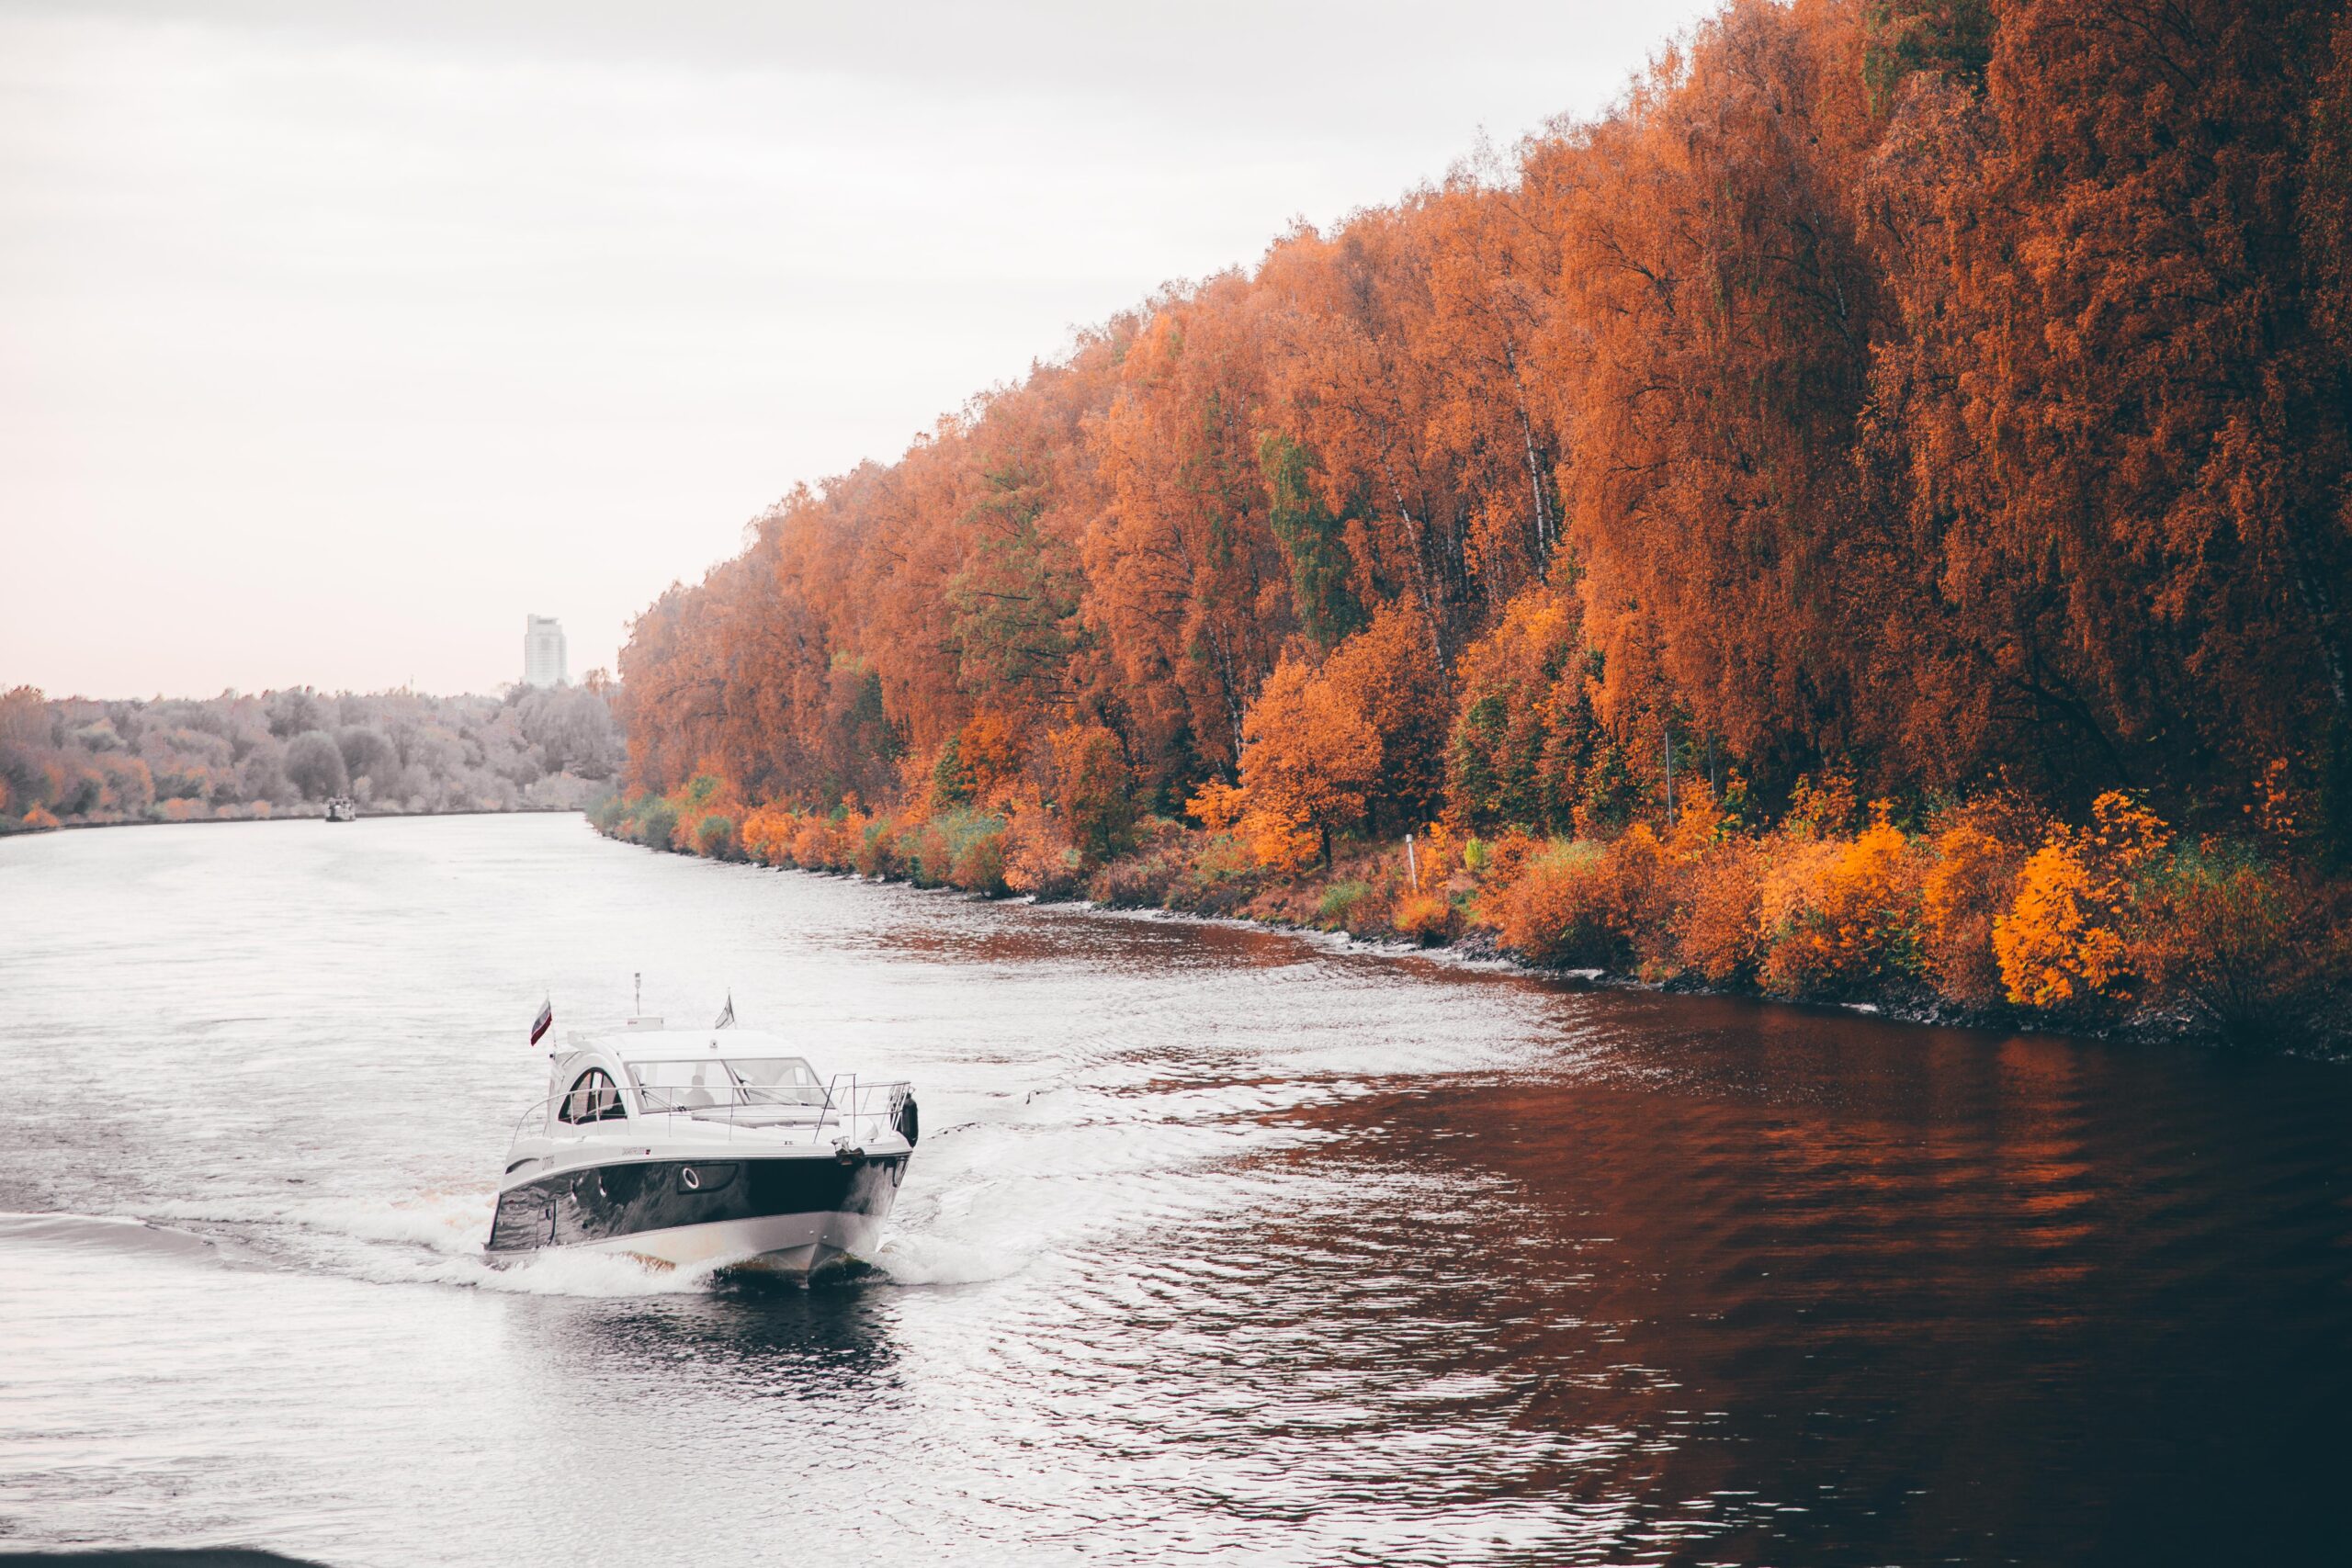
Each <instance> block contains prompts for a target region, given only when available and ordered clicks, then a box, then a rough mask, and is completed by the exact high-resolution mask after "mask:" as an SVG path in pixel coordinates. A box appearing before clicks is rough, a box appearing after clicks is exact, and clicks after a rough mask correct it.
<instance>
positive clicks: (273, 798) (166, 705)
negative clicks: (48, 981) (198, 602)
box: [0, 681, 622, 832]
mask: <svg viewBox="0 0 2352 1568" xmlns="http://www.w3.org/2000/svg"><path fill="white" fill-rule="evenodd" d="M621 761H622V752H621V737H620V731H619V728H618V727H617V726H616V724H615V723H614V721H613V715H612V709H611V705H610V702H609V699H608V696H607V692H606V689H605V686H604V684H603V682H600V681H592V682H590V683H589V684H586V685H582V686H565V687H558V688H556V689H553V690H548V691H533V690H527V689H525V688H522V687H517V688H515V689H514V690H513V691H511V692H509V693H508V694H506V695H504V696H503V697H481V696H460V697H430V696H424V695H420V694H416V693H413V692H376V693H370V694H365V695H362V694H356V693H348V692H346V693H344V694H340V695H335V696H329V695H326V694H322V693H318V692H313V691H311V690H310V689H309V688H308V687H295V688H291V689H288V690H286V691H280V692H264V693H262V694H260V695H258V696H241V695H239V694H235V693H227V694H222V695H220V696H218V697H208V698H187V699H180V698H158V699H156V700H154V701H153V702H99V701H94V700H92V699H89V698H86V697H71V698H63V699H59V700H56V701H51V700H48V699H45V698H43V697H42V695H41V694H40V693H39V692H37V691H35V690H33V689H32V688H31V687H28V686H19V687H17V688H16V689H15V690H13V691H9V692H6V693H0V832H7V831H11V830H18V829H40V828H53V827H58V826H61V825H86V824H98V823H112V822H187V821H196V820H201V819H210V818H245V817H271V816H286V815H302V814H310V815H316V814H317V813H318V812H319V811H320V810H321V809H322V802H324V801H325V800H326V799H327V798H328V797H329V796H331V795H345V794H348V795H351V796H353V797H354V798H355V799H356V800H357V801H358V802H359V804H360V807H361V808H362V809H363V810H365V811H367V812H368V813H370V814H373V815H381V814H385V813H410V812H435V811H518V810H534V809H570V810H577V809H579V808H581V807H583V806H586V805H588V804H590V803H591V802H593V801H594V799H595V798H596V797H597V796H599V795H603V794H605V793H606V792H608V791H609V790H610V789H611V788H612V787H613V785H612V780H613V778H614V775H615V774H616V773H617V772H618V771H619V769H620V765H621Z"/></svg>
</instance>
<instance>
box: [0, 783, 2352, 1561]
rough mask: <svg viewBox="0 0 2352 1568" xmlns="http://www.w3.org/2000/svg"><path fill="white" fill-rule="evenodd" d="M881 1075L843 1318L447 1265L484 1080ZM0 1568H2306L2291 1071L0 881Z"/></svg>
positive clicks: (114, 871) (807, 883)
mask: <svg viewBox="0 0 2352 1568" xmlns="http://www.w3.org/2000/svg"><path fill="white" fill-rule="evenodd" d="M632 970H642V971H643V972H644V973H645V976H646V1007H647V1010H649V1011H660V1012H664V1013H666V1014H668V1015H670V1016H672V1017H673V1018H682V1019H686V1020H690V1021H699V1020H701V1019H702V1018H704V1017H707V1015H709V1014H711V1013H714V1012H715V1011H716V1010H718V1005H719V1003H720V1001H721V1000H722V999H723V998H724V997H725V995H726V994H727V992H728V991H729V989H730V988H731V990H732V991H733V994H734V998H735V1001H736V1008H737V1011H738V1012H739V1013H740V1014H741V1017H742V1019H743V1020H744V1021H745V1022H746V1023H747V1024H757V1025H759V1026H761V1027H780V1028H784V1029H786V1030H789V1031H796V1032H801V1033H803V1034H805V1036H806V1038H807V1041H808V1047H809V1054H810V1055H812V1056H814V1057H816V1059H817V1061H818V1065H819V1066H820V1069H822V1070H831V1069H832V1068H834V1067H837V1066H838V1067H848V1066H856V1067H858V1068H860V1069H861V1070H864V1071H867V1072H873V1073H888V1074H889V1075H891V1076H898V1075H902V1074H903V1075H905V1076H908V1077H912V1078H914V1079H916V1080H917V1082H918V1084H919V1086H920V1089H921V1092H922V1103H923V1125H924V1128H925V1134H926V1135H925V1137H924V1140H923V1144H922V1150H921V1152H920V1154H919V1155H918V1156H917V1158H916V1161H915V1164H914V1167H913V1170H912V1172H911V1174H910V1177H909V1179H908V1181H907V1184H906V1188H905V1190H904V1193H903V1195H902V1198H901V1201H900V1205H899V1213H898V1216H897V1218H896V1220H895V1222H894V1226H893V1235H892V1237H891V1240H890V1241H889V1243H888V1247H887V1248H886V1251H885V1256H884V1258H883V1259H882V1261H883V1263H884V1264H885V1266H886V1268H887V1274H886V1275H884V1276H879V1277H874V1278H869V1279H866V1280H861V1281H858V1282H855V1283H853V1284H845V1285H840V1286H834V1287H827V1288H820V1289H817V1290H814V1291H808V1290H801V1289H795V1288H785V1289H777V1288H775V1287H774V1286H765V1287H754V1286H752V1285H750V1284H741V1283H734V1282H730V1281H729V1280H726V1279H724V1278H723V1277H722V1278H719V1279H708V1278H696V1277H681V1276H676V1275H672V1276H652V1275H648V1274H646V1273H643V1272H641V1271H639V1269H638V1268H637V1267H636V1266H635V1265H633V1264H631V1263H628V1262H626V1261H622V1260H608V1259H591V1258H576V1257H570V1258H568V1257H562V1256H553V1257H548V1258H543V1259H540V1260H538V1261H536V1262H534V1263H532V1264H529V1265H527V1266H526V1267H523V1268H521V1269H514V1270H510V1271H504V1272H498V1271H492V1270H491V1269H487V1268H485V1267H483V1266H482V1264H481V1262H480V1260H479V1258H478V1254H477V1249H478V1247H480V1244H481V1239H482V1237H483V1235H484V1234H485V1233H486V1230H487V1227H488V1221H489V1215H490V1203H491V1191H492V1177H493V1173H494V1172H495V1170H496V1169H497V1168H498V1164H499V1160H500V1156H502V1154H503V1150H504V1145H505V1139H506V1134H507V1130H508V1128H509V1126H510V1125H511V1122H512V1119H513V1116H514V1114H515V1111H516V1110H517V1109H519V1107H520V1106H521V1105H522V1104H523V1103H525V1102H526V1101H528V1100H533V1099H536V1098H537V1095H538V1094H539V1093H540V1092H542V1082H543V1079H544V1076H545V1071H546V1068H545V1062H544V1059H543V1057H542V1056H540V1055H537V1054H535V1053H533V1052H531V1051H529V1050H527V1049H526V1047H525V1046H524V1044H523V1038H524V1032H525V1030H526V1026H527V1024H528V1023H529V1021H530V1018H531V1015H532V1013H533V1012H534V1011H535V1010H537V1007H538V1004H539V1000H540V998H541V996H542V994H543V993H546V992H552V994H553V997H554V999H555V1005H556V1010H557V1013H558V1026H559V1028H563V1027H572V1026H580V1025H584V1024H588V1023H591V1022H598V1021H606V1020H609V1019H611V1018H613V1017H616V1016H617V1015H619V1014H620V1013H622V1012H624V1011H626V1010H627V1009H628V1000H629V997H628V976H629V973H630V972H631V971H632ZM0 1064H5V1066H6V1088H5V1099H4V1100H0V1211H6V1213H7V1215H8V1216H9V1217H6V1218H0V1551H6V1550H10V1549H24V1548H28V1547H43V1546H62V1545H102V1544H121V1543H157V1544H183V1545H193V1544H225V1543H243V1544H251V1545H262V1546H268V1547H273V1548H276V1549H277V1550H280V1551H288V1552H290V1553H295V1554H299V1555H303V1556H307V1557H312V1558H316V1559H320V1560H323V1561H325V1562H333V1563H380V1564H395V1563H411V1562H425V1561H446V1562H478V1563H502V1564H503V1563H533V1562H548V1563H575V1562H608V1563H643V1562H662V1561H677V1560H681V1559H682V1558H684V1557H685V1556H687V1555H689V1554H691V1556H692V1558H693V1560H695V1561H696V1562H707V1563H733V1562H763V1561H778V1560H783V1559H786V1558H787V1557H790V1558H798V1557H801V1556H804V1555H808V1554H810V1553H827V1554H831V1557H832V1559H833V1560H838V1561H844V1562H866V1561H879V1560H883V1559H885V1558H886V1557H889V1556H895V1555H897V1554H899V1553H918V1554H921V1555H917V1556H913V1557H911V1558H910V1561H918V1562H927V1561H944V1562H972V1561H989V1560H995V1561H1011V1562H1054V1561H1060V1560H1066V1559H1069V1560H1076V1559H1083V1560H1086V1561H1089V1562H1104V1561H1108V1562H1122V1561H1165V1560H1169V1559H1171V1558H1178V1557H1183V1556H1187V1555H1198V1556H1204V1557H1216V1558H1218V1559H1220V1560H1238V1559H1247V1560H1255V1561H1270V1562H1315V1563H1323V1562H1424V1561H1425V1562H1446V1563H1464V1562H1651V1561H1658V1562H1743V1563H1745V1562H1773V1563H1801V1562H1857V1563H1861V1562H1942V1561H1966V1562H1998V1561H2016V1562H2033V1563H2047V1562H2088V1561H2099V1562H2178V1561H2202V1562H2230V1561H2241V1562H2242V1561H2252V1560H2258V1559H2261V1558H2264V1557H2267V1556H2282V1555H2283V1556H2290V1557H2294V1558H2298V1559H2301V1560H2306V1561H2308V1560H2314V1559H2328V1558H2332V1559H2333V1560H2335V1561H2344V1560H2345V1553H2346V1551H2347V1550H2352V1525H2348V1524H2347V1522H2346V1515H2345V1512H2344V1509H2345V1499H2346V1495H2347V1487H2346V1481H2345V1476H2346V1463H2347V1461H2348V1460H2352V1438H2347V1435H2346V1433H2347V1422H2352V1204H2348V1200H2352V1136H2347V1134H2352V1072H2347V1071H2346V1070H2345V1069H2341V1068H2331V1067H2328V1066H2319V1065H2313V1064H2308V1063H2301V1062H2292V1061H2237V1060H2232V1059H2228V1058H2225V1057H2221V1056H2216V1055H2208V1054H2202V1053H2196V1052H2188V1051H2178V1052H2175V1051H2147V1050H2137V1051H2133V1050H2123V1049H2113V1048H2108V1047H2102V1046H2097V1045H2086V1044H2082V1043H2071V1042H2065V1041H2060V1040H2052V1039H2003V1038H2000V1037H1997V1036H1989V1035H1976V1034H1965V1033H1957V1032H1931V1031H1926V1030H1917V1029H1910V1028H1905V1027H1899V1026H1892V1025H1886V1024H1883V1023H1879V1022H1876V1021H1871V1020H1869V1019H1865V1018H1860V1017H1856V1016H1851V1015H1847V1014H1838V1013H1828V1014H1824V1013H1815V1012H1804V1011H1798V1010H1780V1009H1770V1008H1763V1007H1753V1006H1746V1005H1739V1004H1732V1003H1724V1002H1714V1001H1704V1000H1692V999H1688V998H1662V997H1648V996H1639V995H1622V994H1609V993H1601V994H1585V993H1578V992H1576V991H1573V990H1569V989H1564V988H1560V987H1554V986H1550V985H1547V984H1544V983H1540V982H1536V981H1532V980H1528V979H1524V978H1519V977H1513V976H1508V975H1504V974H1499V973H1493V972H1485V971H1479V970H1476V969H1471V968H1465V967H1462V966H1454V965H1447V964H1439V963H1433V962H1430V961H1425V960H1421V959H1400V958H1396V957H1383V956H1379V955H1375V954H1369V953H1361V952H1349V951H1347V950H1345V949H1343V948H1340V947H1339V946H1337V945H1334V944H1331V943H1329V942H1322V941H1319V940H1314V939H1306V938H1298V937H1290V936H1283V935H1280V934H1276V933H1272V932H1266V931H1250V930H1238V929H1227V928H1223V927H1199V926H1191V925H1185V924H1180V923H1176V922H1172V921H1162V920H1150V919H1127V918H1120V917H1114V916H1109V915H1099V914H1091V913H1085V912H1080V911H1073V910H1053V909H1029V908H990V907H986V906H980V905H975V904H971V903H967V902H965V901H962V900H960V899H958V898H956V897H952V896H944V895H935V894H924V893H920V892H915V891H912V890H909V889H904V888H885V887H874V886H863V885H860V884H856V883H853V882H847V881H840V880H832V879H828V878H822V877H816V876H809V875H802V874H780V873H775V872H764V871H758V870H753V869H751V868H748V867H740V866H723V865H716V864H710V863H701V862H694V861H687V860H682V859H677V858H673V857H668V856H656V855H653V854H650V853H648V852H644V851H641V850H636V849H632V848H628V847H625V846H620V845H615V844H610V843H606V842H604V841H602V840H597V839H596V838H595V837H594V836H593V835H592V834H591V833H590V832H589V830H588V829H587V828H586V827H584V826H583V825H582V823H580V822H579V821H578V820H577V819H574V818H544V817H541V818H445V819H441V820H423V821H368V822H362V823H359V824H357V825H356V826H352V827H332V828H331V827H328V826H326V825H324V824H321V823H308V822H305V823H263V824H250V825H236V826H220V827H190V828H156V829H139V830H136V831H118V832H95V833H67V834H55V835H50V836H47V837H43V838H39V839H33V840H9V841H6V842H0Z"/></svg>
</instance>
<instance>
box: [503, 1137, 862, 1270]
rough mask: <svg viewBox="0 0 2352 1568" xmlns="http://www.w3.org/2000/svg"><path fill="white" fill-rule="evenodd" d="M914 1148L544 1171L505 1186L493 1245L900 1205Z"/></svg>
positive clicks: (524, 1245)
mask: <svg viewBox="0 0 2352 1568" xmlns="http://www.w3.org/2000/svg"><path fill="white" fill-rule="evenodd" d="M908 1157H909V1156H905V1155H893V1156H887V1157H884V1158H879V1159H861V1160H859V1161H857V1162H856V1163H855V1164H853V1165H843V1164H842V1163H841V1162H840V1161H838V1160H831V1159H810V1158H808V1157H807V1156H802V1157H799V1158H795V1159H739V1160H628V1161H625V1162H617V1163H615V1164H612V1165H600V1166H590V1167H586V1168H582V1169H577V1170H567V1171H562V1172H560V1173H559V1174H556V1175H553V1176H544V1177H541V1178H539V1179H537V1180H536V1181H529V1182H526V1183H524V1184H523V1185H522V1186H520V1187H515V1188H510V1189H509V1190H506V1191H505V1192H503V1193H501V1194H500V1195H499V1199H498V1217H497V1218H496V1219H495V1220H493V1221H492V1223H491V1227H490V1250H491V1251H492V1252H526V1251H528V1250H530V1249H531V1248H533V1247H571V1246H576V1245H578V1244H579V1243H582V1242H592V1241H612V1240H615V1239H616V1238H618V1237H621V1236H628V1235H638V1234H639V1233H640V1232H643V1231H658V1230H669V1229H671V1228H673V1227H674V1226H678V1225H701V1224H711V1223H713V1222H715V1221H719V1220H755V1219H765V1218H767V1217H769V1216H770V1215H775V1214H819V1213H847V1214H873V1215H876V1216H877V1217H878V1216H880V1215H884V1214H888V1213H889V1212H890V1202H891V1200H892V1199H893V1198H894V1197H895V1196H896V1195H897V1189H898V1184H899V1181H900V1180H902V1179H904V1178H905V1175H906V1172H905V1165H906V1163H907V1159H908Z"/></svg>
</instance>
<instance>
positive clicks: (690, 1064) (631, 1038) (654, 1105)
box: [489, 1003, 921, 1273]
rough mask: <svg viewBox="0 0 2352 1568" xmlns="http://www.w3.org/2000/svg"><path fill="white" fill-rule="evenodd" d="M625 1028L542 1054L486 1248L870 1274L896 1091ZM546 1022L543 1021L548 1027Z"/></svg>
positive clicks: (912, 1115)
mask: <svg viewBox="0 0 2352 1568" xmlns="http://www.w3.org/2000/svg"><path fill="white" fill-rule="evenodd" d="M732 1016H733V1005H732V1004H731V1003H730V1004H729V1010H728V1014H727V1022H726V1023H725V1024H723V1025H722V1026H720V1027H715V1028H711V1029H699V1030H695V1029H669V1028H665V1027H664V1026H663V1024H662V1020H660V1019H658V1018H634V1019H631V1020H629V1021H628V1024H627V1025H626V1026H625V1027H624V1028H622V1029H619V1030H616V1031H613V1032H608V1033H602V1034H596V1033H590V1034H574V1035H571V1037H570V1038H569V1039H568V1040H567V1042H566V1043H565V1044H564V1046H563V1047H562V1048H560V1049H559V1050H557V1051H555V1052H553V1053H552V1054H551V1056H550V1061H551V1064H552V1066H551V1069H550V1072H549V1074H548V1097H547V1099H545V1100H541V1101H540V1102H539V1103H538V1104H537V1105H535V1106H533V1107H531V1108H530V1109H529V1110H528V1111H525V1112H524V1113H523V1115H522V1118H521V1120H520V1121H519V1122H516V1124H515V1141H514V1144H513V1145H512V1146H511V1147H510V1148H509V1149H508V1150H507V1154H506V1173H505V1175H504V1177H503V1179H501V1181H500V1183H499V1191H498V1213H497V1217H496V1218H495V1219H494V1220H493V1221H492V1225H491V1233H490V1243H489V1251H490V1253H491V1254H492V1257H493V1258H499V1259H501V1260H505V1259H508V1258H512V1257H514V1256H516V1255H521V1254H526V1253H529V1252H532V1251H536V1250H537V1249H539V1248H542V1247H579V1248H584V1249H588V1250H591V1251H597V1252H611V1253H624V1254H630V1255H634V1256H636V1257H638V1258H642V1259H645V1260H648V1261H651V1262H656V1263H662V1264H672V1265H675V1264H707V1263H712V1262H718V1263H721V1264H725V1265H729V1266H745V1267H751V1268H756V1269H771V1270H775V1271H779V1272H786V1273H806V1272H809V1271H812V1270H816V1269H823V1268H826V1267H828V1266H829V1265H834V1266H837V1265H840V1264H842V1263H843V1262H845V1261H850V1260H855V1261H870V1260H871V1259H872V1258H873V1257H874V1252H875V1247H876V1244H877V1243H878V1241H879V1240H880V1237H881V1231H882V1224H883V1222H884V1221H885V1220H886V1219H888V1217H889V1213H890V1207H891V1204H892V1202H893V1201H895V1200H896V1198H897V1196H898V1191H899V1183H901V1182H903V1181H904V1180H905V1179H906V1175H907V1162H908V1160H909V1159H910V1157H911V1156H913V1153H914V1146H915V1140H916V1139H917V1138H918V1137H919V1136H920V1135H921V1127H920V1122H919V1120H918V1116H917V1111H916V1109H915V1100H914V1095H913V1093H912V1091H911V1090H910V1088H909V1086H908V1085H907V1084H905V1083H904V1082H898V1081H890V1082H875V1081H871V1080H867V1079H862V1078H860V1077H856V1076H855V1075H854V1074H837V1075H835V1076H834V1077H831V1078H820V1077H818V1076H817V1072H816V1070H815V1069H814V1068H813V1067H811V1066H809V1062H808V1060H807V1059H806V1058H805V1057H803V1056H801V1055H798V1054H797V1053H796V1052H795V1051H794V1050H792V1049H791V1047H790V1046H789V1045H788V1044H787V1043H786V1042H784V1041H783V1040H781V1039H779V1038H778V1037H776V1036H775V1035H770V1034H763V1033H761V1032H757V1031H754V1030H749V1029H738V1028H735V1027H733V1025H732ZM543 1017H544V1015H543Z"/></svg>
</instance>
